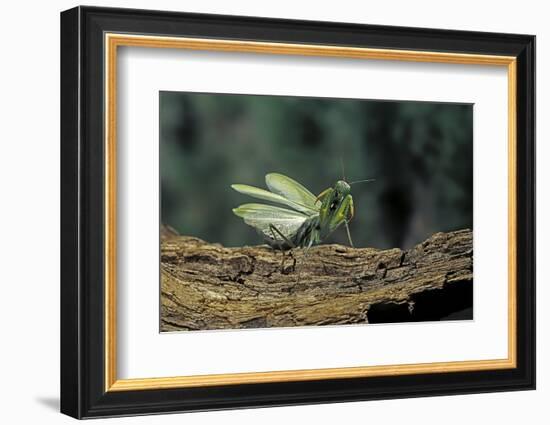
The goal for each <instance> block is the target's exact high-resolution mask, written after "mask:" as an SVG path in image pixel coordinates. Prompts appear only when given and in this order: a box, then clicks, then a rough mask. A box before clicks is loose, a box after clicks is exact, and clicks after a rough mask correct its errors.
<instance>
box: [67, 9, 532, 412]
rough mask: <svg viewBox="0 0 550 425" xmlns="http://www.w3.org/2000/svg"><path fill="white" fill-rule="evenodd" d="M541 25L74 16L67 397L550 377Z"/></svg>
mask: <svg viewBox="0 0 550 425" xmlns="http://www.w3.org/2000/svg"><path fill="white" fill-rule="evenodd" d="M534 69H535V38H534V36H529V35H517V34H495V33H478V32H465V31H449V30H435V29H418V28H402V27H391V26H368V25H354V24H342V23H328V22H312V21H293V20H278V19H265V18H251V17H238V16H219V15H200V14H186V13H175V12H160V11H143V10H129V9H108V8H94V7H77V8H74V9H71V10H68V11H65V12H63V13H62V14H61V72H62V74H61V104H62V107H61V115H62V123H61V163H62V170H61V191H62V205H61V207H62V208H61V210H62V217H61V220H62V230H61V242H62V243H61V245H62V253H61V254H62V278H61V411H62V412H63V413H65V414H68V415H71V416H73V417H76V418H91V417H103V416H120V415H134V414H147V413H162V412H176V411H181V412H184V411H197V410H214V409H226V408H241V407H255V406H274V405H292V404H306V403H323V402H338V401H352V400H369V399H381V398H398V397H413V396H429V395H443V394H463V393H475V392H488V391H508V390H521V389H533V388H534V387H535V229H534V226H535V221H534V211H535V209H534V205H535V195H534V194H535V183H534V176H535V170H534V164H535V162H534V156H535V149H534V146H535V135H534V120H535V111H534V104H535V103H534V98H535V96H534V93H535V87H534V85H535V75H534Z"/></svg>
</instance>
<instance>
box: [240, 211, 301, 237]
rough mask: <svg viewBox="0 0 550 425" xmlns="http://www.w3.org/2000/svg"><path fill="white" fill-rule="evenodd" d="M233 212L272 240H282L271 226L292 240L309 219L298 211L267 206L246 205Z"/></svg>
mask: <svg viewBox="0 0 550 425" xmlns="http://www.w3.org/2000/svg"><path fill="white" fill-rule="evenodd" d="M233 212H234V213H235V215H236V216H238V217H241V218H242V219H243V220H244V222H245V223H246V224H248V225H249V226H252V227H254V228H256V229H258V230H260V231H261V232H262V233H264V234H265V235H267V236H269V237H270V238H273V239H279V240H281V239H282V238H281V237H280V236H279V235H277V234H276V233H275V234H273V232H272V231H271V228H270V225H273V226H275V227H276V228H277V229H278V230H279V231H280V232H281V233H282V234H283V235H285V236H286V237H288V238H289V239H290V238H291V237H292V235H294V234H295V233H296V232H297V231H298V229H299V228H300V226H301V225H302V224H303V223H304V221H306V220H307V218H308V217H307V216H306V215H304V214H302V213H299V212H296V211H291V210H287V209H285V208H280V207H274V206H271V205H265V204H244V205H241V206H239V207H238V208H234V209H233Z"/></svg>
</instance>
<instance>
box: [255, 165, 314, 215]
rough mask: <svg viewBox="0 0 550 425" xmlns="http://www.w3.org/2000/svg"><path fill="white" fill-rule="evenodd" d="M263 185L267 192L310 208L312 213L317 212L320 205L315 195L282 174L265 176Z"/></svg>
mask: <svg viewBox="0 0 550 425" xmlns="http://www.w3.org/2000/svg"><path fill="white" fill-rule="evenodd" d="M265 183H266V184H267V187H268V188H269V190H271V191H272V192H273V193H276V194H277V195H281V196H283V197H284V198H286V199H290V200H291V201H293V202H296V203H298V204H300V205H303V206H305V207H308V208H311V209H312V210H314V211H319V208H320V203H318V201H317V198H316V197H315V195H314V194H313V193H311V192H310V191H309V190H307V189H306V188H305V187H304V186H302V185H301V184H300V183H298V182H297V181H296V180H293V179H291V178H290V177H287V176H285V175H283V174H279V173H270V174H268V175H266V176H265ZM316 204H317V205H316Z"/></svg>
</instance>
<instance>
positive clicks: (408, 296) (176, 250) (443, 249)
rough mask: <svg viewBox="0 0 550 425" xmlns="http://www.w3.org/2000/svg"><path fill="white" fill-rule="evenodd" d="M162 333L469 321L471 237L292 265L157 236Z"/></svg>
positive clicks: (257, 251)
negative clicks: (454, 318)
mask: <svg viewBox="0 0 550 425" xmlns="http://www.w3.org/2000/svg"><path fill="white" fill-rule="evenodd" d="M161 235H162V239H163V240H162V246H161V291H162V292H161V330H162V331H179V330H204V329H237V328H263V327H285V326H309V325H336V324H351V323H380V322H402V321H419V320H440V319H442V318H445V317H446V316H448V315H450V314H452V313H453V312H457V311H460V310H464V309H466V317H460V318H471V317H469V316H471V307H472V288H473V271H472V270H473V261H472V251H473V249H472V232H471V231H470V230H460V231H456V232H450V233H436V234H434V235H432V236H431V237H430V238H429V239H427V240H426V241H425V242H423V243H421V244H419V245H417V246H415V247H414V248H412V249H410V250H407V251H402V250H400V249H389V250H377V249H373V248H350V247H345V246H342V245H320V246H317V247H313V248H311V249H310V251H309V253H308V254H307V257H306V256H304V252H303V250H300V249H297V250H295V252H294V257H295V259H296V264H295V266H293V260H292V259H291V258H290V257H288V255H287V258H286V260H285V263H284V267H281V258H282V255H281V253H280V252H275V251H273V250H272V249H270V248H269V247H267V246H265V245H261V246H252V247H242V248H225V247H223V246H221V245H218V244H209V243H207V242H204V241H202V240H200V239H197V238H192V237H186V236H179V235H177V233H176V232H175V231H173V230H172V229H170V228H168V227H165V226H163V229H162V231H161Z"/></svg>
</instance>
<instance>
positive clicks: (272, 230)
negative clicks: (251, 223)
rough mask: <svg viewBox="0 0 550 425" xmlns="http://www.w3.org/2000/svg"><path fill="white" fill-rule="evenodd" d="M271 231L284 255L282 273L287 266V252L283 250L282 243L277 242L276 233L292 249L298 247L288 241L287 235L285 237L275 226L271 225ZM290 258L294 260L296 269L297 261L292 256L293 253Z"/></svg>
mask: <svg viewBox="0 0 550 425" xmlns="http://www.w3.org/2000/svg"><path fill="white" fill-rule="evenodd" d="M269 231H270V232H271V234H272V235H273V239H274V240H275V241H276V242H277V245H278V246H279V249H280V250H281V253H282V254H283V257H282V258H281V271H282V270H283V269H284V266H285V252H284V250H283V248H282V245H281V243H280V242H279V241H278V240H277V237H276V235H275V233H277V234H278V235H279V236H280V237H281V238H283V240H284V241H285V242H286V243H287V244H288V245H289V246H291V247H292V248H296V245H294V243H293V242H292V241H291V240H290V239H288V238H287V237H286V236H285V235H283V233H282V232H281V231H280V230H279V229H277V227H275V226H274V225H273V224H270V225H269ZM290 256H291V257H292V259H293V260H294V263H293V266H292V267H293V268H295V267H296V259H295V258H294V256H293V255H292V251H290Z"/></svg>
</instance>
